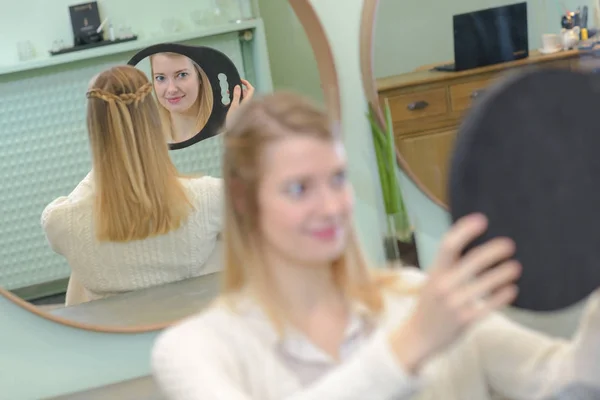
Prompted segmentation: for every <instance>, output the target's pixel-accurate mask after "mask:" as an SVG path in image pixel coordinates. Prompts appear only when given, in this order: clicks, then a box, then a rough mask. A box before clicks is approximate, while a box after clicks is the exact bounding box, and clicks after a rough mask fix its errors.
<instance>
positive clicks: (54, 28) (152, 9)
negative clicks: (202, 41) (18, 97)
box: [0, 0, 250, 65]
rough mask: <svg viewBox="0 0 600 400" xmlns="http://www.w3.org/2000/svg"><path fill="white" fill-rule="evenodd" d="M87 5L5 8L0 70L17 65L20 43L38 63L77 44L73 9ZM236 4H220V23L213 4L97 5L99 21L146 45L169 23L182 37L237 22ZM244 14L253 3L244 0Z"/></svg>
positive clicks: (151, 1)
mask: <svg viewBox="0 0 600 400" xmlns="http://www.w3.org/2000/svg"><path fill="white" fill-rule="evenodd" d="M85 2H86V0H52V1H48V0H26V1H10V2H3V3H2V13H0V38H1V40H0V56H1V57H0V65H7V64H8V65H12V64H14V63H16V62H18V56H17V43H19V42H21V41H30V42H31V43H32V44H33V46H34V48H35V50H36V52H37V55H38V57H47V56H48V50H50V49H51V48H52V44H53V42H54V41H55V40H63V41H64V43H65V44H67V45H71V44H72V43H73V39H72V30H71V22H70V19H69V6H71V5H74V4H80V3H85ZM237 2H238V0H219V1H218V3H219V4H222V5H223V12H222V14H221V15H222V21H221V22H219V21H218V20H217V18H216V17H214V16H212V14H210V13H212V8H213V6H212V5H213V4H214V3H215V1H214V0H171V1H169V2H164V1H161V0H127V1H122V0H99V1H98V3H99V7H100V16H101V18H107V17H108V18H110V20H111V22H112V23H113V27H114V28H115V29H118V27H119V26H122V25H123V26H130V27H131V28H132V31H133V32H134V33H135V34H137V35H138V37H139V38H140V39H142V40H144V39H149V38H160V37H162V36H165V35H166V34H168V32H167V31H166V30H165V29H164V24H163V22H164V21H165V20H169V19H174V20H177V21H178V22H179V23H180V24H179V25H180V29H181V31H191V30H197V29H201V28H202V27H206V26H207V25H216V24H219V23H224V22H227V20H230V19H235V18H239V17H240V15H241V14H242V12H243V10H240V8H239V7H238V5H237ZM241 2H242V4H245V7H244V8H247V7H249V6H250V1H249V0H241ZM196 13H207V14H206V15H207V16H210V22H209V23H205V24H203V25H202V26H200V25H197V24H195V23H194V22H193V21H192V16H193V15H196Z"/></svg>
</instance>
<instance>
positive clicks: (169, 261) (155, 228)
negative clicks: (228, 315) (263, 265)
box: [42, 66, 222, 305]
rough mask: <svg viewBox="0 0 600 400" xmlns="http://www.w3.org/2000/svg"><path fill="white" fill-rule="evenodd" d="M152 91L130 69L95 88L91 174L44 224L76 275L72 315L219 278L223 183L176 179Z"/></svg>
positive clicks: (110, 73)
mask: <svg viewBox="0 0 600 400" xmlns="http://www.w3.org/2000/svg"><path fill="white" fill-rule="evenodd" d="M151 91H152V85H151V84H150V82H149V81H148V78H147V77H146V76H145V75H144V73H143V72H141V71H139V70H137V69H135V68H134V67H130V66H118V67H114V68H111V69H109V70H107V71H105V72H103V73H101V74H100V75H98V76H97V77H96V78H95V79H94V80H93V81H92V83H91V85H90V90H89V91H88V93H87V97H88V108H87V125H88V133H89V139H90V146H91V153H92V159H93V170H92V172H90V173H89V174H88V175H87V176H86V177H85V178H84V179H83V180H82V181H81V182H80V183H79V185H78V186H77V187H76V188H75V190H73V192H72V193H71V194H69V195H68V196H63V197H59V198H58V199H56V200H55V201H53V202H52V203H51V204H49V205H48V206H47V207H46V209H45V210H44V212H43V214H42V226H43V228H44V231H45V233H46V237H47V239H48V242H49V244H50V246H51V247H52V249H53V250H54V251H55V252H57V253H59V254H62V255H63V256H64V257H65V258H66V259H67V261H68V263H69V265H70V267H71V271H72V272H71V277H70V280H69V288H68V289H67V305H71V304H76V303H80V302H84V301H89V300H95V299H99V298H103V297H106V296H109V295H112V294H117V293H123V292H128V291H133V290H138V289H144V288H147V287H151V286H157V285H161V284H165V283H169V282H174V281H179V280H182V279H186V278H190V277H195V276H200V275H203V274H207V273H211V272H215V271H216V270H218V269H220V257H219V256H220V250H219V247H220V246H219V244H218V243H219V242H218V240H217V236H218V234H219V232H220V230H221V207H222V184H221V180H220V179H218V178H212V177H200V178H183V177H180V176H179V174H178V172H177V170H176V168H175V166H174V165H173V164H172V162H171V159H170V157H169V153H168V147H167V144H166V143H165V140H164V135H163V132H162V125H161V122H160V118H159V114H158V109H157V105H156V103H155V100H154V99H153V97H152V96H151V95H150V93H151Z"/></svg>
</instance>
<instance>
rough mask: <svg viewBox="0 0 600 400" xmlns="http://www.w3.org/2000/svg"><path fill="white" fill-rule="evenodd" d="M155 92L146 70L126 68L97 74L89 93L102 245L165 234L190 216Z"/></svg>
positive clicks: (97, 220) (89, 124)
mask: <svg viewBox="0 0 600 400" xmlns="http://www.w3.org/2000/svg"><path fill="white" fill-rule="evenodd" d="M151 91H152V85H151V84H150V82H149V81H148V78H147V77H146V75H144V73H143V72H142V71H140V70H138V69H136V68H134V67H131V66H127V65H124V66H117V67H113V68H110V69H108V70H107V71H104V72H103V73H101V74H100V75H98V77H97V78H96V79H95V81H94V82H93V83H92V86H91V88H90V90H89V91H88V92H87V97H88V106H87V128H88V134H89V138H90V146H91V151H92V158H93V167H94V168H93V176H94V182H95V185H96V199H95V204H94V220H95V229H96V236H97V238H98V240H100V241H112V242H127V241H131V240H138V239H145V238H148V237H151V236H155V235H160V234H165V233H168V232H170V231H172V230H175V229H177V228H179V227H180V226H181V224H182V223H183V222H184V221H185V220H186V219H187V217H188V215H189V213H190V211H191V204H190V201H189V199H188V197H187V194H186V191H185V189H184V187H183V185H182V183H181V182H180V180H179V179H178V172H177V169H176V168H175V166H174V165H173V163H172V162H171V158H170V157H169V150H168V145H167V143H166V142H165V139H164V135H163V131H162V130H163V125H162V123H161V121H160V118H159V117H158V109H157V106H156V102H155V100H154V98H153V97H152V96H148V94H150V93H151Z"/></svg>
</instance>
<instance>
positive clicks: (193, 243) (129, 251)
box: [41, 172, 223, 305]
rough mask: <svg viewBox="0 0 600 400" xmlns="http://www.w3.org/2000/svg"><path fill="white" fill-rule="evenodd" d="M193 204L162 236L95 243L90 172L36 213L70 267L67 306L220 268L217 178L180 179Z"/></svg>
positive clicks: (220, 197) (219, 182) (219, 187)
mask: <svg viewBox="0 0 600 400" xmlns="http://www.w3.org/2000/svg"><path fill="white" fill-rule="evenodd" d="M181 181H182V182H183V184H184V186H185V188H186V190H187V193H188V196H189V198H190V200H191V202H192V205H193V206H194V207H195V210H194V211H193V212H192V213H191V214H190V216H189V218H188V220H187V221H186V222H184V223H183V224H182V226H181V227H180V228H179V229H177V230H175V231H171V232H169V233H168V234H165V235H160V236H155V237H151V238H148V239H143V240H135V241H130V242H126V243H114V242H98V241H97V240H96V235H95V229H94V217H93V204H94V196H95V194H94V182H93V178H92V173H91V172H90V173H89V174H88V175H87V176H86V177H85V178H84V179H83V180H82V181H81V182H80V183H79V185H78V186H77V187H76V188H75V190H73V192H72V193H71V194H69V195H68V196H63V197H59V198H58V199H56V200H54V201H53V202H52V203H50V204H49V205H48V206H47V207H46V208H45V210H44V211H43V213H42V218H41V223H42V227H43V229H44V232H45V234H46V238H47V240H48V243H49V244H50V246H51V247H52V249H53V250H54V251H55V252H56V253H58V254H61V255H63V256H64V257H65V258H66V259H67V262H68V263H69V266H70V267H71V277H70V280H69V287H68V289H67V305H73V304H77V303H81V302H84V301H89V300H96V299H100V298H103V297H107V296H109V295H113V294H118V293H124V292H129V291H133V290H139V289H144V288H148V287H152V286H157V285H161V284H165V283H171V282H176V281H180V280H183V279H187V278H192V277H196V276H200V275H204V274H209V273H213V272H215V271H218V270H220V269H221V267H222V263H221V246H220V245H219V243H220V241H217V235H218V234H219V233H220V232H221V225H222V215H221V213H222V205H223V188H222V180H221V179H218V178H213V177H208V176H207V177H201V178H193V179H182V180H181Z"/></svg>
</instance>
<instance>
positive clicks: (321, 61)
mask: <svg viewBox="0 0 600 400" xmlns="http://www.w3.org/2000/svg"><path fill="white" fill-rule="evenodd" d="M288 1H289V4H290V5H291V7H292V9H293V10H294V12H295V14H296V16H297V17H298V19H299V20H300V23H301V24H302V26H303V28H304V31H305V32H306V35H307V37H308V40H309V42H310V44H311V46H312V48H313V52H314V54H315V59H316V61H317V66H318V69H319V76H320V79H321V83H322V87H323V92H324V93H323V94H324V99H325V106H326V108H327V110H328V113H329V115H330V118H331V120H332V123H334V124H340V123H341V122H340V120H341V98H340V89H339V84H338V74H337V70H336V67H335V62H334V57H333V53H332V50H331V47H330V43H329V40H328V38H327V35H326V33H325V29H324V27H323V26H322V24H321V20H320V18H319V16H318V14H317V12H316V11H315V9H314V8H313V5H312V3H311V0H288ZM165 46H166V47H165ZM184 48H188V49H189V48H190V46H185V45H180V44H171V43H169V44H159V45H155V46H150V47H147V48H146V49H144V50H142V51H140V52H138V53H137V54H136V55H135V56H134V57H133V58H132V59H131V60H130V61H129V63H128V64H130V65H131V62H135V64H137V63H138V62H139V61H140V60H142V59H143V58H145V57H147V56H149V55H151V54H156V53H160V52H164V51H165V49H171V50H170V51H172V50H173V49H179V50H182V51H187V50H184ZM212 50H213V51H216V50H214V49H212ZM176 52H179V53H180V54H183V55H187V54H185V53H182V52H180V51H176ZM232 64H233V63H232ZM200 66H201V67H202V68H204V67H203V66H202V65H200ZM233 68H234V69H235V66H233ZM235 72H236V74H237V69H235ZM237 76H238V79H239V74H237ZM229 79H230V78H229V77H228V80H229ZM230 82H231V81H230ZM239 83H241V82H238V84H239ZM211 84H212V82H211ZM234 86H235V85H234ZM214 90H215V89H214V87H213V91H214ZM230 90H233V89H232V88H231V89H230ZM200 136H201V135H196V137H199V138H198V139H197V140H196V141H195V142H193V143H196V142H198V141H200V140H203V138H202V137H200ZM213 136H214V135H213ZM192 139H194V138H192ZM192 139H190V140H188V141H186V142H184V143H187V142H189V141H191V140H192ZM179 144H180V143H177V145H179ZM177 148H182V147H177ZM0 296H2V297H4V298H5V299H7V300H8V301H10V302H12V303H14V304H15V305H17V306H19V307H20V308H22V309H23V310H24V311H26V312H29V313H33V314H35V315H36V316H38V317H41V318H43V319H45V320H49V321H51V322H54V323H57V324H60V325H65V326H68V327H72V328H76V329H81V330H85V331H92V332H99V333H120V334H139V333H148V332H154V331H160V330H163V329H165V328H167V327H169V326H171V325H173V324H174V323H177V322H179V320H174V321H167V322H164V323H160V324H154V325H141V326H129V327H116V326H106V325H94V324H88V323H80V322H76V321H71V320H68V319H65V318H62V317H58V316H55V315H52V314H50V313H47V312H45V311H44V310H43V309H41V308H39V307H37V306H35V305H34V304H31V303H29V302H27V301H25V300H23V299H21V298H19V297H17V296H16V295H14V294H13V293H11V292H10V291H8V290H6V289H4V288H2V287H0Z"/></svg>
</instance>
